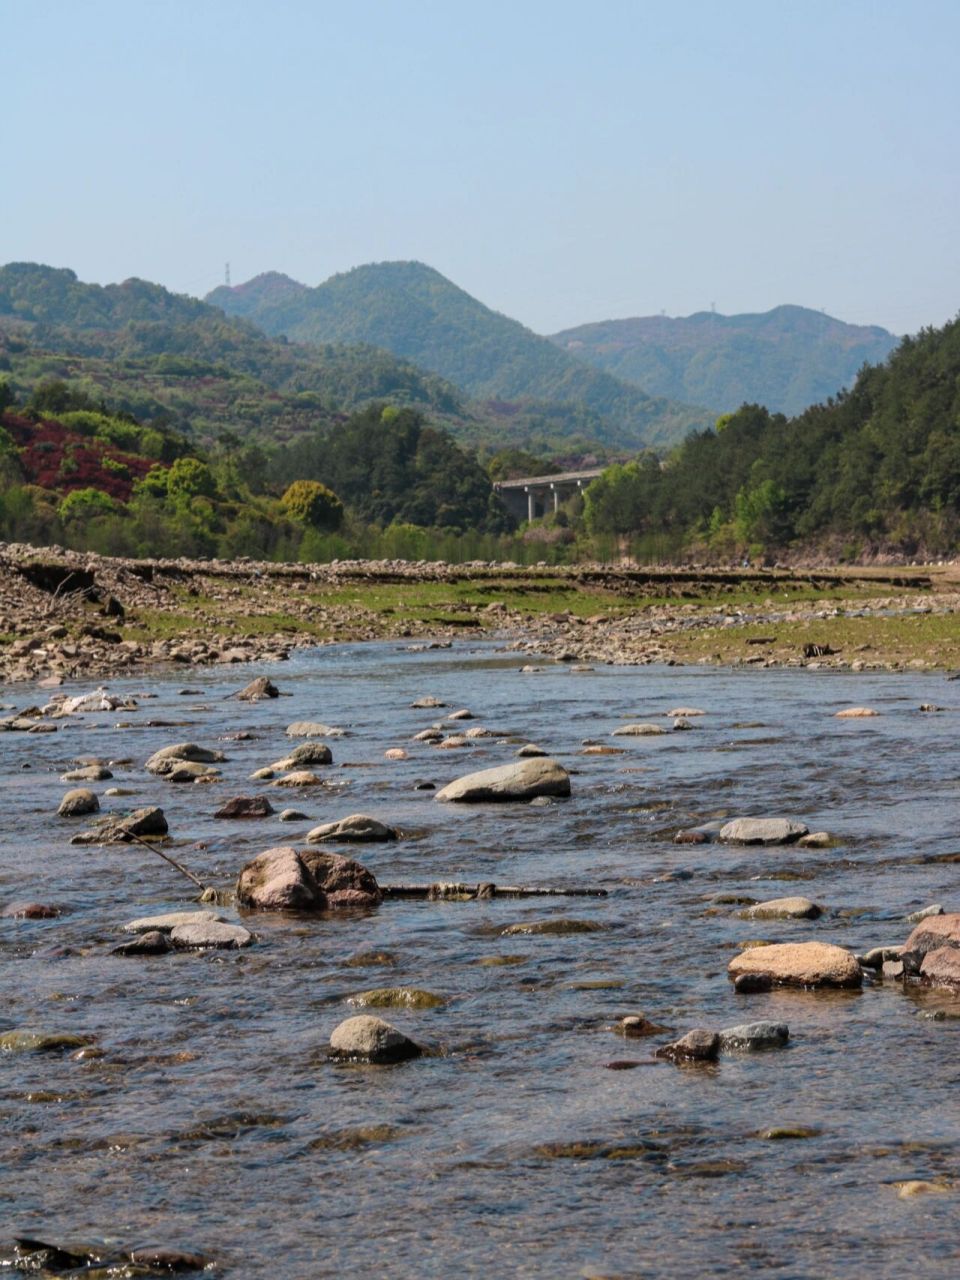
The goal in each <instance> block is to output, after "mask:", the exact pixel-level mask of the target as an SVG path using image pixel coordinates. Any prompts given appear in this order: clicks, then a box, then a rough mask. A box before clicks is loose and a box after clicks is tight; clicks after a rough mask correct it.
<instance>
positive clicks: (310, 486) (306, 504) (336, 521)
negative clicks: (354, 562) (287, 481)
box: [280, 480, 343, 532]
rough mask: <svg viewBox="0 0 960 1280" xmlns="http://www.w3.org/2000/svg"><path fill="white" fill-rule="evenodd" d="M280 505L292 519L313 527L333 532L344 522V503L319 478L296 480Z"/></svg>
mask: <svg viewBox="0 0 960 1280" xmlns="http://www.w3.org/2000/svg"><path fill="white" fill-rule="evenodd" d="M280 505H281V506H282V507H283V509H284V511H285V512H286V514H287V515H288V516H289V517H290V518H291V519H292V520H297V521H299V523H300V524H305V525H307V526H308V527H309V528H311V529H320V530H324V531H327V532H332V531H333V530H334V529H339V528H340V526H341V525H342V524H343V503H342V502H341V501H340V499H339V498H338V497H337V495H336V494H335V493H334V492H333V490H332V489H328V488H327V486H326V485H325V484H321V483H320V481H319V480H294V482H293V484H291V485H289V486H288V487H287V489H286V491H285V493H284V495H283V497H282V498H281V499H280Z"/></svg>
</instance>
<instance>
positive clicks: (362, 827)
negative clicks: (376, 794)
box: [307, 813, 397, 844]
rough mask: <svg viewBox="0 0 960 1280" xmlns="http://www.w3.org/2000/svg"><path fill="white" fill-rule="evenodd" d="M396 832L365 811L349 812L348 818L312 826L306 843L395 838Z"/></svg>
mask: <svg viewBox="0 0 960 1280" xmlns="http://www.w3.org/2000/svg"><path fill="white" fill-rule="evenodd" d="M396 838H397V832H396V830H395V829H394V828H393V827H388V826H387V825H386V824H385V823H383V822H378V821H377V819H376V818H371V817H369V816H368V815H367V814H365V813H351V814H350V816H349V817H348V818H341V819H340V820H339V821H338V822H323V823H321V824H320V826H319V827H314V828H313V830H312V831H311V832H309V833H308V835H307V843H308V844H323V843H325V842H326V841H339V840H344V841H346V840H356V841H382V840H396Z"/></svg>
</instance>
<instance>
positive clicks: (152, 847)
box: [126, 831, 207, 893]
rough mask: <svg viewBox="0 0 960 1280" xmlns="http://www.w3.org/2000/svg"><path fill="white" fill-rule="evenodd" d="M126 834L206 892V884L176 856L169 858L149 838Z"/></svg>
mask: <svg viewBox="0 0 960 1280" xmlns="http://www.w3.org/2000/svg"><path fill="white" fill-rule="evenodd" d="M126 834H127V836H129V838H130V839H131V840H136V842H137V844H142V845H143V847H144V848H145V849H149V850H150V852H151V853H155V854H156V855H157V857H159V858H162V859H163V860H164V862H169V863H170V865H171V867H176V869H177V870H178V871H179V872H180V874H181V875H183V876H186V877H187V879H188V880H192V881H193V883H194V884H195V885H196V886H197V888H198V889H201V890H202V891H203V892H204V893H205V892H206V890H207V886H206V885H205V884H204V883H203V881H202V880H201V879H200V877H199V876H195V875H194V874H193V872H192V871H190V870H189V868H187V867H185V866H184V865H183V863H182V862H178V861H177V860H176V858H171V856H170V854H169V853H164V852H163V850H162V849H158V848H157V847H156V846H155V845H152V844H151V843H150V842H149V840H143V839H141V837H140V836H138V835H134V833H133V832H132V831H127V832H126Z"/></svg>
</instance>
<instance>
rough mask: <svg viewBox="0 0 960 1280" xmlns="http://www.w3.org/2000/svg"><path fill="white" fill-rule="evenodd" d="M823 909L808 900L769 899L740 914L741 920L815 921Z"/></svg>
mask: <svg viewBox="0 0 960 1280" xmlns="http://www.w3.org/2000/svg"><path fill="white" fill-rule="evenodd" d="M822 915H823V908H822V907H819V906H817V904H816V903H815V902H811V901H810V899H809V898H771V899H770V901H769V902H757V903H755V904H754V905H753V906H752V907H747V908H746V909H745V910H743V911H741V912H740V916H741V918H742V919H743V920H816V919H817V918H818V917H819V916H822Z"/></svg>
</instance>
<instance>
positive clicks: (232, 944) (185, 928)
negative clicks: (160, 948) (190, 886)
mask: <svg viewBox="0 0 960 1280" xmlns="http://www.w3.org/2000/svg"><path fill="white" fill-rule="evenodd" d="M170 941H171V942H172V943H173V945H174V946H175V947H177V948H179V949H181V950H184V951H186V950H190V951H197V950H201V949H204V948H207V947H218V948H225V947H226V948H237V947H248V946H249V945H250V943H251V942H252V941H253V934H252V933H251V932H250V930H249V929H244V927H243V925H242V924H227V923H225V922H224V921H223V920H201V921H199V922H198V923H196V924H178V925H177V926H176V928H174V929H171V930H170Z"/></svg>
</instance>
